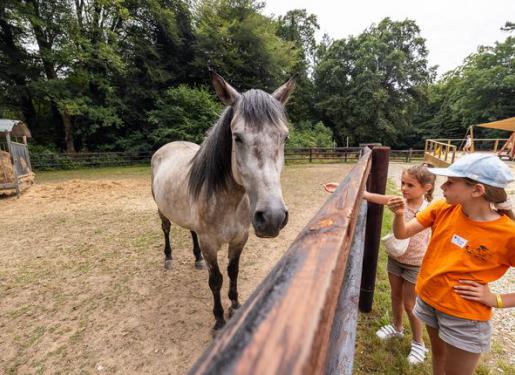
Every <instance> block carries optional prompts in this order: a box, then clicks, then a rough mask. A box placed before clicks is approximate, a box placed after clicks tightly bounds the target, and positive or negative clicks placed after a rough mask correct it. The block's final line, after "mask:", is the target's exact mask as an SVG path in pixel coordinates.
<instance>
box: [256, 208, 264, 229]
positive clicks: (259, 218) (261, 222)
mask: <svg viewBox="0 0 515 375" xmlns="http://www.w3.org/2000/svg"><path fill="white" fill-rule="evenodd" d="M265 222H266V220H265V213H264V212H263V211H256V213H255V214H254V224H255V225H258V226H261V225H265Z"/></svg>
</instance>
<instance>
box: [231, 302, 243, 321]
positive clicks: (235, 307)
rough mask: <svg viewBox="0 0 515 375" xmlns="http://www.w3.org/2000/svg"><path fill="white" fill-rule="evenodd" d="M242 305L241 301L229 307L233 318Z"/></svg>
mask: <svg viewBox="0 0 515 375" xmlns="http://www.w3.org/2000/svg"><path fill="white" fill-rule="evenodd" d="M240 307H241V305H240V304H239V303H238V304H237V305H236V306H231V307H229V311H228V314H229V318H232V316H233V315H234V313H235V312H236V310H238V309H239V308H240Z"/></svg>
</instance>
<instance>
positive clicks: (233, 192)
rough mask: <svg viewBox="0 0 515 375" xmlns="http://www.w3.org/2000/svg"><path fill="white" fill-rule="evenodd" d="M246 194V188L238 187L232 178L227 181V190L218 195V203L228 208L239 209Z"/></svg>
mask: <svg viewBox="0 0 515 375" xmlns="http://www.w3.org/2000/svg"><path fill="white" fill-rule="evenodd" d="M246 194H247V192H246V191H245V188H244V187H243V186H241V185H238V184H237V183H236V181H235V180H234V178H233V177H232V176H231V178H229V179H228V180H227V185H226V188H225V189H224V190H223V191H221V192H219V193H217V197H216V202H217V203H219V204H222V205H224V206H227V207H238V206H239V204H240V202H241V200H242V199H243V198H244V196H245V195H246Z"/></svg>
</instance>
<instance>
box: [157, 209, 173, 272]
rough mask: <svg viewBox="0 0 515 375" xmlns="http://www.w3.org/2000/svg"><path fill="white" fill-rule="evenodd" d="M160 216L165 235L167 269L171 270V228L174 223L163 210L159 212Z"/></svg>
mask: <svg viewBox="0 0 515 375" xmlns="http://www.w3.org/2000/svg"><path fill="white" fill-rule="evenodd" d="M159 217H160V218H161V228H162V229H163V234H164V237H165V249H164V253H165V269H167V270H170V269H172V247H171V246H170V228H171V226H172V224H171V223H170V220H168V219H167V218H166V217H165V216H164V215H163V214H162V213H161V212H159Z"/></svg>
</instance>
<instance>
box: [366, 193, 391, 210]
mask: <svg viewBox="0 0 515 375" xmlns="http://www.w3.org/2000/svg"><path fill="white" fill-rule="evenodd" d="M392 198H395V195H383V194H375V193H369V192H368V191H366V190H365V191H364V192H363V199H366V201H367V202H371V203H376V204H380V205H383V206H384V205H385V204H387V203H388V201H389V200H390V199H392Z"/></svg>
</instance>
